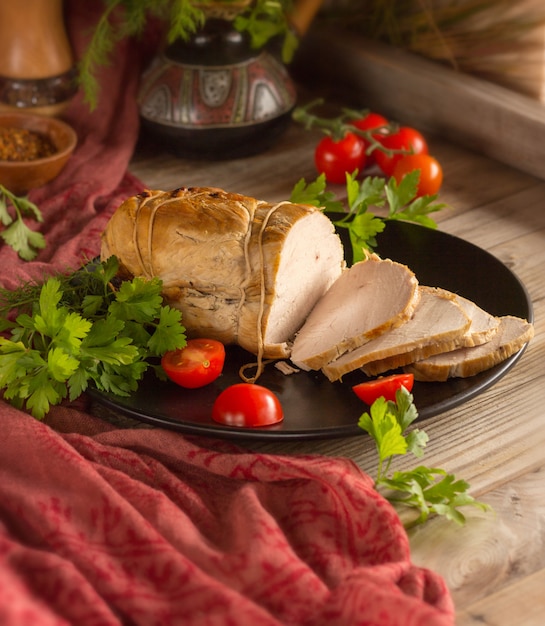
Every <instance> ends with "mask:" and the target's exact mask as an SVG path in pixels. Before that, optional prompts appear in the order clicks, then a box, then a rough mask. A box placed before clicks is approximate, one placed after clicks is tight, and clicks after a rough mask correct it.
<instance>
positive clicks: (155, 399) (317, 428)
mask: <svg viewBox="0 0 545 626" xmlns="http://www.w3.org/2000/svg"><path fill="white" fill-rule="evenodd" d="M345 248H347V249H348V246H345ZM377 252H378V253H379V254H380V255H381V256H382V257H383V258H390V259H393V260H395V261H399V262H401V263H404V264H406V265H407V266H408V267H410V268H411V269H412V270H413V271H414V273H415V274H416V277H417V278H418V280H419V282H420V284H422V285H429V286H434V287H443V288H445V289H448V290H450V291H454V292H457V293H459V294H461V295H463V296H465V297H466V298H469V299H470V300H473V301H474V302H476V303H477V304H479V305H480V306H481V307H482V308H484V309H485V310H486V311H488V312H489V313H492V314H493V315H516V316H518V317H522V318H525V319H527V320H528V321H533V310H532V303H531V300H530V298H529V296H528V293H527V291H526V289H525V287H524V285H522V283H521V282H520V281H519V279H518V278H517V277H516V276H515V275H514V274H513V273H512V272H511V271H510V270H509V268H507V267H506V266H505V265H504V264H503V263H501V262H500V261H499V260H498V259H497V258H496V257H494V256H492V255H491V254H489V253H488V252H486V251H484V250H482V249H481V248H478V247H477V246H475V245H473V244H471V243H469V242H467V241H464V240H463V239H459V238H458V237H454V236H452V235H449V234H447V233H443V232H441V231H438V230H430V229H427V228H424V227H421V226H417V225H414V224H408V223H403V222H389V223H388V225H387V227H386V229H385V231H384V232H383V233H381V234H380V235H379V238H378V248H377ZM523 351H524V348H522V349H521V350H520V351H519V352H518V353H516V354H515V355H513V356H512V357H510V358H509V359H507V360H506V361H504V362H503V363H501V364H499V365H497V366H496V367H494V368H492V369H490V370H488V371H486V372H483V373H481V374H478V375H476V376H473V377H471V378H464V379H462V378H460V379H451V380H449V381H448V382H444V383H420V382H416V383H415V385H414V389H413V395H414V401H415V404H416V407H417V408H418V412H419V419H424V418H429V417H432V416H434V415H438V414H440V413H443V412H444V411H447V410H449V409H452V408H454V407H456V406H459V405H460V404H462V403H464V402H467V401H468V400H470V399H471V398H474V397H475V396H477V395H478V394H480V393H482V392H483V391H485V390H486V389H488V388H489V387H490V386H491V385H493V384H494V383H496V382H497V381H498V380H499V379H500V378H502V377H503V376H504V375H505V374H506V373H507V372H508V371H509V370H510V369H511V368H512V367H513V366H514V365H515V363H516V362H517V361H518V359H519V358H520V356H521V355H522V353H523ZM254 359H255V357H253V356H252V355H251V354H249V353H248V352H246V351H244V350H242V349H240V348H236V347H231V348H228V350H227V359H226V364H225V368H224V373H223V374H222V376H221V377H220V378H219V379H218V380H217V381H216V382H215V383H213V384H212V385H209V386H207V387H204V388H201V389H196V390H185V389H182V388H180V387H178V386H176V385H174V384H173V383H170V382H161V381H158V380H157V379H156V377H155V375H154V374H153V373H151V372H150V373H149V374H148V375H146V377H145V378H144V380H143V381H142V383H141V384H140V386H139V389H138V391H137V392H136V393H134V394H133V395H131V396H130V397H128V398H122V397H119V396H114V395H112V394H107V393H102V392H99V391H97V390H96V389H92V390H90V394H91V395H92V396H93V397H94V398H95V399H96V400H97V401H99V402H101V403H103V404H105V405H107V406H108V407H110V408H111V409H113V410H115V411H119V412H121V413H123V414H125V415H128V416H129V417H132V418H134V419H136V420H139V421H142V422H147V423H150V424H154V425H156V426H161V427H164V428H171V429H175V430H179V431H182V432H185V433H190V434H200V435H206V436H213V437H223V438H232V439H235V438H253V439H262V438H263V439H267V440H285V439H319V438H328V437H344V436H351V435H358V434H362V433H363V431H362V430H361V429H360V428H359V427H358V426H357V422H358V417H359V416H360V415H361V413H362V412H363V406H362V403H361V401H360V400H359V399H358V398H357V397H356V395H355V394H354V393H353V392H352V390H351V385H352V384H355V383H358V382H361V381H362V380H365V376H363V374H362V373H361V372H354V373H352V374H349V375H347V376H344V379H343V382H342V383H341V382H336V383H330V382H329V381H328V380H327V379H326V378H325V376H323V375H322V374H321V373H319V372H299V373H297V374H292V375H289V376H286V375H284V374H282V373H280V372H279V371H278V370H277V369H276V368H275V367H274V366H271V365H269V366H268V367H267V369H266V371H265V373H264V374H263V375H262V376H261V377H260V379H259V384H261V385H264V386H266V387H268V388H269V389H271V390H272V391H274V392H275V393H276V394H277V395H278V397H279V399H280V402H281V403H282V406H283V408H284V413H285V418H284V420H283V422H282V423H281V424H279V425H275V426H271V427H265V428H255V429H244V428H237V427H227V426H222V425H220V424H217V423H215V422H213V421H212V419H211V417H210V415H211V411H212V404H213V402H214V399H215V398H216V397H217V395H218V394H219V393H220V391H221V390H222V389H225V388H226V387H228V386H229V385H232V384H234V383H237V382H241V381H240V378H239V376H238V371H239V368H240V366H241V365H244V364H246V363H249V362H252V361H253V360H254Z"/></svg>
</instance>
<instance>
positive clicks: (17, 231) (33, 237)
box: [0, 185, 46, 261]
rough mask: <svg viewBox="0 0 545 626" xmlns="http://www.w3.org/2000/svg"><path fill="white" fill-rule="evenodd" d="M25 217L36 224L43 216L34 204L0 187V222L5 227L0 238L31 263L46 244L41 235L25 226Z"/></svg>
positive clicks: (0, 232)
mask: <svg viewBox="0 0 545 626" xmlns="http://www.w3.org/2000/svg"><path fill="white" fill-rule="evenodd" d="M10 209H11V212H10ZM12 213H14V216H13V215H12ZM25 216H27V217H30V219H33V220H34V221H36V222H43V216H42V214H41V212H40V210H39V209H38V207H37V206H36V205H35V204H34V203H32V202H30V200H28V198H25V197H19V196H16V195H15V194H13V193H11V191H9V190H8V189H6V188H5V187H4V186H3V185H0V222H1V223H2V225H3V226H4V227H5V228H4V229H3V230H2V231H0V237H1V238H2V239H3V240H4V242H5V243H6V244H7V245H8V246H11V247H12V248H13V250H15V252H17V254H18V255H19V256H20V257H21V259H23V260H24V261H32V259H34V258H35V257H36V255H37V253H38V251H39V250H42V249H43V248H45V246H46V242H45V238H44V236H43V235H42V233H40V232H36V231H34V230H32V229H31V228H30V227H29V226H27V224H26V223H25V221H24V217H25Z"/></svg>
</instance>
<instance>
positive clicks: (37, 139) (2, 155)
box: [0, 126, 57, 161]
mask: <svg viewBox="0 0 545 626" xmlns="http://www.w3.org/2000/svg"><path fill="white" fill-rule="evenodd" d="M55 152H57V149H56V147H55V145H54V144H53V142H52V141H51V140H50V139H49V137H46V136H45V135H44V134H42V133H39V132H36V131H33V130H29V129H27V128H17V127H14V126H13V127H11V126H5V127H0V160H2V161H34V160H35V159H44V158H46V157H48V156H51V155H52V154H55Z"/></svg>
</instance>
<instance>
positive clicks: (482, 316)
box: [454, 294, 500, 348]
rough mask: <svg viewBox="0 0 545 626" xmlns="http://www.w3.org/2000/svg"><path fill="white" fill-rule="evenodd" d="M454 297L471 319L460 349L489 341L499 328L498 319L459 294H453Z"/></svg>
mask: <svg viewBox="0 0 545 626" xmlns="http://www.w3.org/2000/svg"><path fill="white" fill-rule="evenodd" d="M454 297H455V298H456V302H458V304H459V305H460V306H461V307H462V308H463V309H464V311H465V312H466V315H467V316H468V317H469V318H470V319H471V326H470V327H469V330H468V331H467V333H466V335H465V337H464V344H463V346H460V347H465V348H471V347H472V346H478V345H480V344H482V343H485V342H487V341H490V340H491V339H492V337H493V336H494V334H495V333H496V331H497V330H498V328H499V325H500V320H499V318H498V317H496V316H495V315H491V314H490V313H488V312H487V311H485V310H484V309H481V307H480V306H478V305H477V304H475V302H473V301H472V300H468V299H467V298H464V297H463V296H461V295H459V294H455V295H454Z"/></svg>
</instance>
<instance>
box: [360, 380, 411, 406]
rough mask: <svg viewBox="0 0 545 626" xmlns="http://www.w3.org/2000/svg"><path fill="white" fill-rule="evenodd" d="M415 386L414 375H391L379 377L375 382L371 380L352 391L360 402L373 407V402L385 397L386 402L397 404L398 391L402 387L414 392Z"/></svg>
mask: <svg viewBox="0 0 545 626" xmlns="http://www.w3.org/2000/svg"><path fill="white" fill-rule="evenodd" d="M413 384H414V375H413V374H391V375H390V376H379V378H376V379H375V380H369V381H367V382H365V383H360V384H359V385H354V387H352V390H353V391H354V393H355V394H356V395H357V396H358V398H359V399H360V400H363V401H364V402H365V403H366V404H368V405H369V406H371V405H372V404H373V402H374V401H375V400H376V399H377V398H380V397H381V396H383V397H384V398H385V399H386V400H391V401H392V402H395V399H396V391H397V390H398V389H400V388H401V387H402V386H403V387H405V389H406V390H407V391H409V392H410V391H412V388H413Z"/></svg>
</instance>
